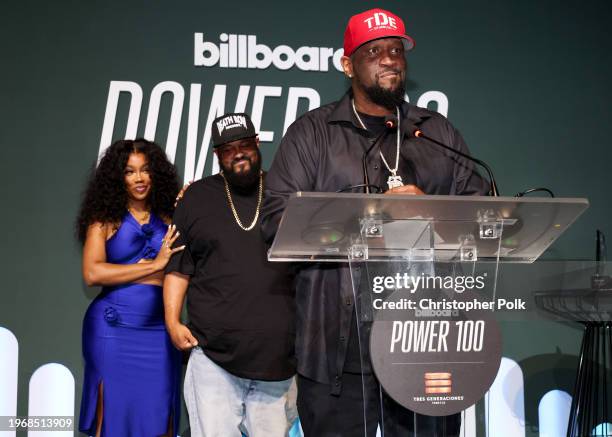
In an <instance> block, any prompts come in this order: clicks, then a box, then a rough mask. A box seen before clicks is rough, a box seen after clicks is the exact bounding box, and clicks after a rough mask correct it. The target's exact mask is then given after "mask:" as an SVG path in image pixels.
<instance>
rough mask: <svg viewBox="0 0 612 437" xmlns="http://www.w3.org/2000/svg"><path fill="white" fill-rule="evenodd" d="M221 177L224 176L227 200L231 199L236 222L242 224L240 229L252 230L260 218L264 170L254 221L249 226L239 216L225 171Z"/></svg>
mask: <svg viewBox="0 0 612 437" xmlns="http://www.w3.org/2000/svg"><path fill="white" fill-rule="evenodd" d="M221 177H222V178H223V182H225V194H226V195H227V200H228V201H229V205H230V208H231V210H232V214H234V219H235V220H236V223H238V226H240V229H242V230H243V231H250V230H251V229H253V228H254V227H255V223H257V219H258V218H259V209H260V207H261V200H262V199H263V172H259V193H258V194H257V208H256V209H255V217H253V221H252V222H251V224H250V225H249V226H248V227H246V226H244V225H243V224H242V221H241V220H240V217H238V211H236V207H235V206H234V201H233V200H232V194H231V193H230V189H229V184H228V183H227V179H225V175H224V174H223V173H221Z"/></svg>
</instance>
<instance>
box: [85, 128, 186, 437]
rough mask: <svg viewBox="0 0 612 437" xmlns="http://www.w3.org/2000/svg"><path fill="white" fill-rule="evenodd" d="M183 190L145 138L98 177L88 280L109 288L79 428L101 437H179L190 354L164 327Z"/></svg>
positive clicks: (92, 347) (96, 321)
mask: <svg viewBox="0 0 612 437" xmlns="http://www.w3.org/2000/svg"><path fill="white" fill-rule="evenodd" d="M178 191H179V184H178V180H177V176H176V170H175V168H174V166H173V165H172V164H171V163H170V162H169V161H168V159H167V158H166V154H165V152H164V151H163V150H162V149H161V148H160V147H159V146H157V145H156V144H154V143H152V142H149V141H146V140H142V139H139V140H134V141H131V140H121V141H117V142H115V143H114V144H113V145H112V146H110V147H109V148H108V149H107V150H106V153H105V154H104V156H103V157H102V159H101V160H100V162H99V164H98V166H97V168H96V169H95V170H94V171H93V172H92V175H91V177H90V180H89V183H88V185H87V189H86V191H85V195H84V199H83V203H82V205H81V209H80V212H79V216H78V219H77V233H78V237H79V239H80V241H81V242H83V278H84V279H85V282H86V283H87V285H89V286H92V285H99V286H102V290H101V292H100V294H99V295H98V296H97V297H96V298H95V300H94V301H93V302H92V303H91V305H90V306H89V308H88V309H87V313H86V314H85V318H84V320H83V357H84V361H85V378H84V382H83V397H82V401H81V415H80V421H79V429H80V431H81V432H84V433H87V434H88V435H95V436H112V437H115V436H121V437H153V436H161V435H166V436H171V435H176V432H177V428H178V420H179V417H180V394H179V393H180V391H179V389H180V387H179V386H180V366H181V356H180V352H178V351H177V350H176V349H175V348H174V347H173V346H172V343H171V342H170V339H169V337H168V334H167V333H166V329H165V326H164V308H163V296H162V287H161V285H162V280H163V270H164V267H165V266H166V264H167V263H168V260H169V259H170V257H171V256H172V254H173V253H175V252H178V251H180V250H182V249H183V247H178V248H174V249H172V243H173V242H174V240H175V239H176V238H177V236H178V232H175V229H174V227H173V226H171V225H170V226H169V221H170V218H171V217H172V212H173V207H174V202H175V198H176V195H177V193H178Z"/></svg>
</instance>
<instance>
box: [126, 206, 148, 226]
mask: <svg viewBox="0 0 612 437" xmlns="http://www.w3.org/2000/svg"><path fill="white" fill-rule="evenodd" d="M128 211H129V213H130V214H132V217H134V218H135V219H136V221H137V222H138V223H148V222H149V217H150V216H151V211H145V213H144V216H143V217H142V219H139V218H138V217H137V215H136V210H135V209H132V208H130V207H128Z"/></svg>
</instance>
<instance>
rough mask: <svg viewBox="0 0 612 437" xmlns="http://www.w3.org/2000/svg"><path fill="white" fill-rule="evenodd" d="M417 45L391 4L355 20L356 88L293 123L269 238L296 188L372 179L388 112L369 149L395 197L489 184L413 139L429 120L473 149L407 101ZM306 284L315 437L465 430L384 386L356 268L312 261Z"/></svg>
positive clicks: (347, 47) (271, 207) (443, 138)
mask: <svg viewBox="0 0 612 437" xmlns="http://www.w3.org/2000/svg"><path fill="white" fill-rule="evenodd" d="M413 47H414V41H413V39H412V38H411V37H410V36H408V35H407V34H406V32H405V27H404V23H403V21H402V19H401V18H400V17H398V16H397V15H395V14H393V13H391V12H389V11H385V10H382V9H371V10H368V11H365V12H363V13H361V14H357V15H354V16H353V17H351V19H350V20H349V23H348V26H347V28H346V32H345V36H344V56H343V57H342V58H341V63H342V67H343V69H344V73H345V75H346V77H347V78H348V79H349V80H350V83H351V87H350V89H349V90H348V92H347V93H346V94H345V95H344V97H343V98H342V99H341V100H340V101H338V102H334V103H331V104H328V105H325V106H322V107H320V108H318V109H315V110H313V111H310V112H308V113H306V114H305V115H304V116H302V117H300V118H299V119H298V120H296V121H295V122H294V123H293V124H292V125H291V126H290V127H289V129H288V130H287V133H286V134H285V136H284V138H283V140H282V141H281V144H280V146H279V149H278V151H277V153H276V156H275V158H274V162H273V164H272V167H271V168H270V173H269V176H268V179H267V182H266V200H265V203H264V208H263V212H262V215H263V217H262V230H263V232H264V235H265V236H266V239H267V240H269V241H271V240H272V238H273V237H274V234H275V232H276V229H277V227H278V224H279V221H280V219H281V216H282V212H283V210H284V208H285V206H286V204H287V199H288V198H289V196H290V195H291V194H293V193H295V192H298V191H322V192H337V191H339V190H344V189H346V188H347V187H355V186H360V187H363V184H364V174H363V170H362V158H363V156H364V153H365V151H366V150H368V149H369V148H370V146H372V144H373V142H374V139H375V138H377V137H378V136H379V135H380V134H382V133H383V132H384V131H385V129H387V127H388V126H387V127H386V126H385V124H386V123H385V121H386V119H387V118H388V117H394V118H395V122H394V123H392V125H393V126H392V129H390V132H389V133H388V134H387V136H386V138H385V140H384V141H382V142H381V143H380V144H379V146H378V147H377V148H375V149H374V150H372V153H370V154H369V155H368V160H367V163H366V164H367V168H368V172H369V179H370V180H369V183H370V184H372V185H376V186H378V187H381V188H382V189H383V191H385V192H386V193H389V194H396V193H397V194H424V193H426V194H451V195H472V194H485V193H486V192H487V191H488V184H487V183H486V182H485V181H484V180H483V179H482V178H481V177H480V176H479V175H478V173H477V172H476V171H474V168H473V165H472V163H471V162H470V161H469V160H467V159H465V158H462V157H461V156H459V155H458V154H453V153H452V152H448V151H446V150H444V149H442V148H438V147H437V146H434V145H431V144H424V143H423V142H422V141H421V140H419V139H417V138H414V136H413V135H412V132H413V131H414V129H416V128H418V129H420V130H422V131H423V133H425V134H426V135H428V136H430V137H432V138H434V139H436V140H438V141H440V142H442V143H444V144H446V145H448V146H450V147H452V148H454V149H455V150H458V151H460V152H462V153H469V152H468V149H467V146H466V144H465V142H464V141H463V138H462V137H461V135H460V133H459V132H458V131H457V130H456V129H455V128H454V127H453V126H452V125H451V124H450V123H449V122H448V121H447V120H446V119H445V118H444V117H443V116H441V115H440V114H438V113H435V112H432V111H428V110H427V109H423V108H418V107H416V106H414V105H411V104H409V103H407V102H405V101H404V95H405V88H404V83H405V80H406V58H405V51H407V50H410V49H412V48H413ZM296 284H297V288H296V305H297V314H296V315H297V338H296V355H297V359H298V401H297V403H298V411H299V414H300V420H301V423H302V428H303V429H304V433H305V435H306V436H307V437H310V436H313V437H328V436H342V437H353V436H359V437H361V436H363V435H364V434H366V435H367V436H374V435H376V428H377V425H378V424H379V423H380V424H382V425H383V427H384V435H386V436H413V435H417V436H418V437H421V436H423V437H425V436H427V437H433V436H453V435H457V434H458V432H459V426H460V421H459V418H458V416H456V415H455V416H450V417H448V418H445V419H438V418H430V417H423V416H418V417H417V415H415V414H414V413H412V412H411V411H408V410H406V409H404V408H403V407H401V406H400V405H399V404H397V403H396V402H395V401H394V400H393V399H391V398H390V397H389V396H387V395H386V394H384V391H383V390H381V388H380V385H379V384H378V381H377V380H376V378H375V376H374V374H373V371H372V366H371V363H370V360H369V357H368V355H367V353H368V351H367V350H366V348H360V346H359V344H360V341H359V336H360V335H361V337H362V338H361V344H368V343H369V342H368V338H367V330H364V329H362V330H358V329H357V322H356V317H355V305H354V298H353V290H352V284H351V275H350V272H349V267H348V265H346V264H332V263H321V264H316V263H310V264H308V265H303V266H301V268H300V270H299V272H298V273H297V279H296ZM362 358H364V359H363V362H362ZM364 398H365V399H364ZM381 409H382V410H383V411H381ZM364 416H365V417H366V420H365V423H364ZM417 429H418V432H417Z"/></svg>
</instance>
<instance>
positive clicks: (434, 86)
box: [0, 0, 612, 430]
mask: <svg viewBox="0 0 612 437" xmlns="http://www.w3.org/2000/svg"><path fill="white" fill-rule="evenodd" d="M370 7H383V8H386V9H389V10H392V11H394V12H395V13H396V14H398V15H400V16H401V17H403V18H404V20H405V23H406V27H407V31H408V33H409V34H410V35H411V36H413V37H414V38H415V40H416V48H415V49H414V50H413V51H412V52H410V53H409V54H408V64H409V78H410V81H409V83H408V91H407V93H408V96H409V98H410V101H412V102H415V103H416V102H417V100H418V99H419V97H420V96H422V95H423V94H424V93H426V92H428V91H439V92H441V93H443V94H444V95H445V96H446V97H447V98H448V118H449V119H450V120H451V121H452V122H453V124H454V125H455V126H456V127H458V128H459V129H460V131H461V132H462V133H463V135H464V137H465V139H466V141H467V142H468V144H469V145H470V147H471V151H472V153H473V154H474V155H476V156H478V157H480V158H482V159H484V160H485V161H487V162H488V163H490V165H491V166H492V167H493V169H494V171H495V172H496V176H497V178H498V183H499V187H500V189H501V192H502V194H503V195H513V194H515V193H516V192H518V191H521V190H522V189H525V188H529V187H532V186H546V187H549V188H551V189H552V190H553V191H554V192H555V193H556V194H557V195H558V196H564V197H587V198H588V199H589V200H590V202H591V206H590V208H589V210H588V211H587V212H586V213H585V214H584V215H583V216H582V217H581V218H580V220H579V221H578V222H577V223H575V224H574V226H573V227H572V228H571V229H570V230H569V232H567V233H566V234H565V235H564V236H563V237H562V238H561V239H560V240H559V241H558V242H557V243H556V244H555V245H554V246H553V247H552V248H551V249H550V250H549V251H548V252H547V254H546V257H547V258H553V259H560V258H570V259H576V258H590V257H592V256H593V254H594V232H595V229H596V228H599V229H602V230H603V231H604V232H606V233H607V234H608V235H609V236H611V238H612V226H611V224H610V223H611V222H610V219H609V217H610V215H611V214H612V203H611V202H610V200H611V198H610V194H609V187H610V185H611V181H612V177H611V176H610V174H609V172H608V169H609V167H610V162H611V158H612V153H611V152H610V146H611V145H610V140H609V138H610V136H612V122H611V121H612V117H611V115H612V111H611V109H610V104H609V102H610V99H611V98H612V88H611V85H610V77H612V38H611V30H610V29H611V26H610V22H612V3H610V2H607V1H604V0H602V1H584V2H580V3H579V2H569V1H526V0H513V1H486V0H468V1H439V0H438V1H436V0H434V1H428V2H416V1H403V2H392V1H383V2H377V3H370V2H355V1H347V0H341V1H336V2H329V1H309V2H301V3H299V2H298V3H296V2H292V3H286V2H285V3H283V2H263V1H260V2H248V1H242V0H240V1H229V2H205V1H199V2H198V1H191V0H189V1H181V2H169V1H159V2H144V1H129V2H119V1H104V2H103V1H88V2H80V1H57V2H42V1H39V2H34V1H22V2H9V3H5V4H4V5H3V7H2V13H1V14H0V47H1V52H0V53H1V54H2V63H1V68H0V120H2V126H1V128H0V170H1V171H0V175H1V178H2V183H1V184H0V186H1V190H2V199H3V208H2V212H3V213H2V214H1V218H0V220H1V221H2V226H1V227H0V229H2V230H3V232H2V234H3V237H2V245H1V247H2V250H1V251H0V269H1V271H2V279H3V281H2V285H1V286H0V289H1V298H0V326H3V327H5V328H7V329H9V330H10V331H12V332H13V333H14V334H15V336H16V337H17V339H18V341H19V347H20V352H19V353H20V356H19V397H18V412H19V414H23V415H25V414H27V382H28V380H29V377H30V375H31V374H32V372H33V371H34V370H35V369H36V368H38V367H39V366H40V365H42V364H44V363H48V362H58V363H62V364H64V365H65V366H67V367H68V368H69V369H70V370H71V371H72V372H73V374H74V376H75V379H76V392H77V397H76V403H77V407H76V411H77V414H78V403H79V402H80V394H79V393H80V389H81V383H82V361H81V351H80V330H81V320H82V316H83V314H84V312H85V309H86V307H87V305H88V304H89V302H90V300H91V299H92V298H93V296H95V294H96V292H97V290H96V289H88V288H86V287H85V286H84V284H83V282H82V280H81V274H80V248H79V246H78V244H77V243H76V242H75V239H74V236H73V235H74V234H73V222H74V217H75V214H76V211H77V207H78V203H79V196H80V192H81V190H82V189H83V186H84V181H85V178H86V175H87V174H88V171H89V170H90V168H91V166H92V165H93V163H94V162H95V160H96V157H97V154H98V150H99V146H100V140H101V136H102V129H103V123H104V117H105V113H106V111H107V99H108V95H109V88H110V84H111V82H116V81H125V82H134V83H136V84H138V86H139V87H140V88H141V89H142V93H143V100H142V108H141V111H140V115H139V123H138V129H137V134H138V135H139V136H140V135H143V134H144V131H145V124H146V119H147V111H148V108H149V101H150V98H151V93H152V90H153V88H154V87H155V86H156V85H158V84H159V83H161V82H164V81H172V82H176V83H177V84H179V85H180V87H181V88H182V89H183V90H184V93H185V100H184V103H183V105H182V106H181V107H178V106H177V108H178V109H177V110H178V111H179V112H180V114H181V115H182V117H181V122H180V127H179V129H178V139H177V149H176V160H175V163H176V164H177V166H178V168H179V172H180V174H181V176H183V174H184V169H185V165H186V162H187V161H188V159H187V160H186V158H185V155H186V148H187V146H186V144H187V142H188V141H189V139H188V134H187V131H188V112H189V102H190V98H189V97H190V91H191V89H192V84H199V85H201V100H200V110H199V124H198V125H197V135H196V136H195V137H196V138H197V147H198V150H199V148H200V146H201V144H200V143H201V141H202V137H203V135H204V130H205V129H204V128H205V125H206V120H207V118H208V115H209V114H208V113H209V106H210V102H211V98H212V94H213V89H214V87H215V85H226V100H225V109H226V110H233V109H234V105H235V102H236V99H237V96H238V91H239V87H240V86H241V85H243V86H244V85H248V86H250V92H249V94H248V99H247V104H246V110H247V112H251V111H252V105H253V94H254V92H255V87H256V86H259V87H263V86H268V87H280V89H281V95H280V96H279V97H267V98H266V99H265V100H264V107H263V111H262V121H261V129H262V130H266V131H273V132H274V139H273V141H271V142H264V143H263V146H262V150H263V155H264V160H265V166H266V167H268V166H269V163H270V162H271V159H272V157H273V155H274V151H275V149H276V147H277V146H278V143H279V141H280V139H281V137H282V131H283V126H284V120H285V111H286V107H287V101H288V94H289V89H290V88H291V87H293V88H296V87H301V88H311V89H313V90H316V92H317V93H318V94H319V95H320V99H321V104H323V103H326V102H329V101H333V100H335V99H337V98H339V97H340V96H341V95H342V94H343V92H344V91H345V89H346V88H347V86H348V83H347V82H346V81H345V79H344V78H343V75H342V74H341V73H339V72H338V71H336V70H335V68H333V67H332V66H330V69H329V71H327V72H319V71H302V70H300V69H299V68H297V67H294V68H291V69H289V70H286V71H284V70H279V69H277V68H275V67H274V66H271V67H270V68H268V69H264V70H254V69H245V68H221V67H219V66H218V65H217V66H213V67H203V66H194V34H195V33H203V34H204V39H205V40H206V41H209V42H213V43H215V44H216V45H217V46H218V45H219V44H220V40H219V35H220V34H222V33H227V34H240V35H255V36H256V38H257V43H259V44H266V45H267V46H269V47H271V48H274V47H277V46H280V45H284V44H285V45H288V46H290V47H292V48H293V49H297V48H298V47H302V46H311V47H329V48H334V49H338V48H340V47H341V45H342V37H343V32H344V27H345V25H346V22H347V20H348V17H349V16H350V15H352V14H354V13H357V12H361V11H363V10H366V9H368V8H370ZM129 107H130V99H129V98H128V96H127V95H126V94H125V93H124V94H122V95H121V97H120V98H119V103H118V105H117V114H116V118H115V120H116V121H115V126H114V131H113V132H112V138H114V139H116V138H120V137H122V136H123V135H125V132H126V126H127V120H128V111H129ZM436 107H437V106H436V105H435V104H432V105H431V108H433V109H435V108H436ZM171 108H172V99H171V97H170V96H169V95H167V94H166V95H163V96H162V98H161V104H160V111H159V119H158V120H159V122H158V125H157V131H156V135H155V139H156V141H158V142H159V143H162V144H165V142H166V139H167V136H168V131H169V129H168V126H169V119H170V116H171ZM306 109H307V101H306V100H304V99H302V100H300V101H299V105H298V113H302V112H304V111H305V110H306ZM194 113H195V112H194ZM192 128H193V126H192ZM210 171H211V159H210V158H209V159H208V160H207V165H206V167H205V169H204V174H210ZM506 328H507V329H506ZM505 332H507V338H508V339H507V341H506V344H505V351H504V353H505V355H506V356H509V357H512V358H513V359H515V360H517V361H522V362H524V364H525V366H524V367H523V370H524V371H525V373H526V379H527V377H528V376H529V375H530V374H532V373H537V372H542V370H541V367H542V365H541V361H542V360H544V361H545V362H550V363H551V364H550V366H551V368H552V369H553V370H551V371H550V372H548V373H547V372H544V378H550V379H551V380H555V381H556V380H558V381H560V384H565V385H567V381H568V380H570V382H571V378H572V377H573V373H572V372H571V371H570V370H567V369H571V366H573V364H574V362H573V361H572V359H571V356H575V355H576V353H577V351H578V347H579V339H580V331H579V330H578V329H577V328H575V327H572V326H561V325H554V324H539V325H538V326H537V327H536V328H534V327H533V326H530V325H529V324H514V325H513V326H511V327H505ZM525 335H528V337H527V338H529V341H528V342H525V338H526V337H525ZM558 351H561V352H562V354H561V355H562V356H564V355H563V354H568V355H569V356H570V358H568V359H566V360H563V359H559V360H557V361H554V360H552V361H551V360H548V358H546V357H547V356H549V355H547V354H552V355H550V356H555V355H554V354H556V353H557V352H558ZM542 357H543V358H542ZM0 359H2V357H0ZM538 360H539V361H538ZM555 363H556V364H555ZM530 366H531V367H530ZM555 369H556V370H555ZM530 372H531V373H530ZM555 372H556V373H555ZM559 374H563V375H562V376H559ZM564 381H565V382H564ZM570 385H571V384H570ZM1 389H2V387H0V390H1ZM567 389H569V387H568V388H567ZM530 408H531V409H533V407H530ZM530 414H531V416H533V412H532V413H529V414H528V416H530ZM534 421H535V422H534ZM536 426H537V414H536V416H535V417H534V418H533V419H529V423H528V427H529V429H530V430H532V429H535V428H534V427H536Z"/></svg>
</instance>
